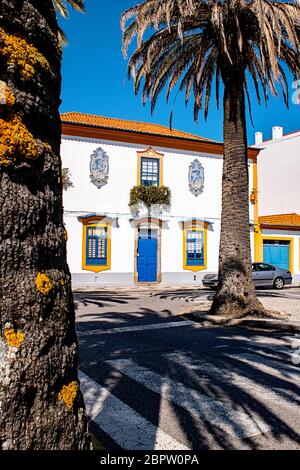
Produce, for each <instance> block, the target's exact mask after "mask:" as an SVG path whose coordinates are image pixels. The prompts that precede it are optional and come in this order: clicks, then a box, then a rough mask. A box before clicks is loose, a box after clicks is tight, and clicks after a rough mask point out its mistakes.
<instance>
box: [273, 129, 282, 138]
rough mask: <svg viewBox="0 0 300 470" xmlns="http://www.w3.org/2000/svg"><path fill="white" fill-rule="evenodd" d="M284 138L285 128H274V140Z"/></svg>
mask: <svg viewBox="0 0 300 470" xmlns="http://www.w3.org/2000/svg"><path fill="white" fill-rule="evenodd" d="M281 137H283V127H280V126H275V127H272V140H274V139H281Z"/></svg>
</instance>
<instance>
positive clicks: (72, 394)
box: [58, 380, 78, 410]
mask: <svg viewBox="0 0 300 470" xmlns="http://www.w3.org/2000/svg"><path fill="white" fill-rule="evenodd" d="M77 392H78V384H77V382H75V380H74V381H73V382H70V383H69V385H64V386H63V388H62V389H61V391H60V392H59V394H58V399H59V400H63V401H64V402H65V404H66V407H67V408H68V410H70V409H71V408H72V406H73V403H74V400H75V398H76V395H77Z"/></svg>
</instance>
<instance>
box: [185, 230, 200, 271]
mask: <svg viewBox="0 0 300 470" xmlns="http://www.w3.org/2000/svg"><path fill="white" fill-rule="evenodd" d="M186 261H187V265H188V266H203V265H204V232H203V231H199V230H197V231H196V230H187V236H186Z"/></svg>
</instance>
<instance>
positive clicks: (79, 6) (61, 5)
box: [53, 0, 85, 45]
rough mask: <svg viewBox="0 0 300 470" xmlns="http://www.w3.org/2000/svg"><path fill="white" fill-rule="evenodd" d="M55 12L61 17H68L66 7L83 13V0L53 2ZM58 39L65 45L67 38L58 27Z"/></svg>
mask: <svg viewBox="0 0 300 470" xmlns="http://www.w3.org/2000/svg"><path fill="white" fill-rule="evenodd" d="M53 5H54V8H55V10H56V11H57V12H58V13H59V14H60V15H61V16H62V17H63V18H68V17H69V10H68V6H70V7H72V8H73V10H75V11H79V12H80V13H84V12H85V0H53ZM58 37H59V40H60V42H61V43H62V44H64V45H66V44H67V38H66V35H65V34H64V32H63V30H62V29H61V27H60V26H59V27H58Z"/></svg>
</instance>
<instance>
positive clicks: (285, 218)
mask: <svg viewBox="0 0 300 470" xmlns="http://www.w3.org/2000/svg"><path fill="white" fill-rule="evenodd" d="M258 221H259V223H260V224H261V225H265V226H276V225H278V226H281V227H283V226H286V227H300V215H298V214H296V213H292V214H276V215H264V216H261V217H259V218H258Z"/></svg>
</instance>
